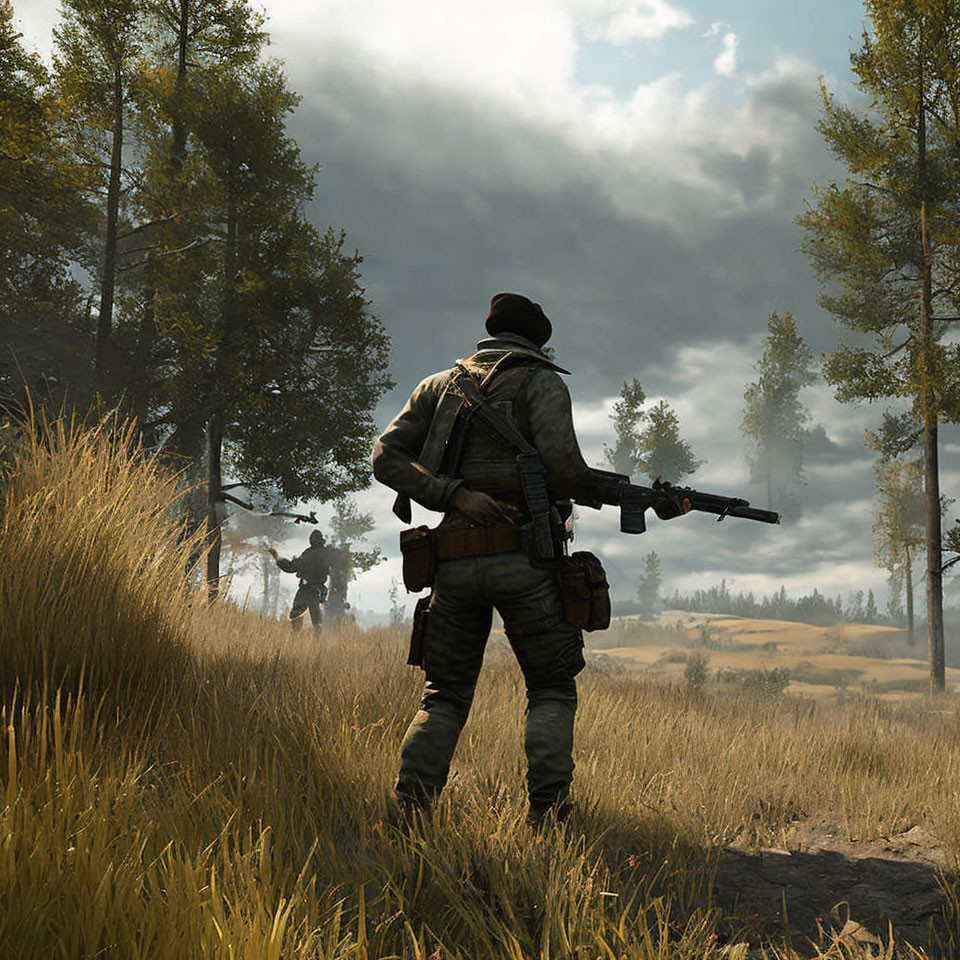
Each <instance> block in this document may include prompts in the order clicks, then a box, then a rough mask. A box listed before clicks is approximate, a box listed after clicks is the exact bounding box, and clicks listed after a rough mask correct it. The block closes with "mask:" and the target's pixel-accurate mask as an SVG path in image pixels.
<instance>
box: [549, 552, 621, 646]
mask: <svg viewBox="0 0 960 960" xmlns="http://www.w3.org/2000/svg"><path fill="white" fill-rule="evenodd" d="M559 580H560V595H561V597H562V599H563V619H564V620H565V621H566V622H567V623H569V624H570V625H571V626H574V627H579V628H580V629H581V630H586V631H588V632H589V631H590V630H606V629H607V627H609V626H610V584H609V583H607V574H606V571H605V570H604V569H603V564H602V563H601V562H600V558H599V557H596V556H594V554H592V553H588V552H587V551H586V550H578V551H577V552H576V553H573V554H571V555H570V556H569V557H565V558H564V560H563V564H562V566H561V567H560V573H559Z"/></svg>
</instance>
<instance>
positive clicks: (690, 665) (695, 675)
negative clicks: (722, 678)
mask: <svg viewBox="0 0 960 960" xmlns="http://www.w3.org/2000/svg"><path fill="white" fill-rule="evenodd" d="M709 675H710V660H709V658H708V657H707V655H706V654H705V653H703V652H702V651H699V650H697V651H695V652H694V653H691V654H689V655H688V656H687V663H686V666H685V667H684V668H683V679H684V682H685V683H686V684H687V686H688V687H691V688H692V689H694V690H700V689H701V688H702V687H703V685H704V684H705V683H706V682H707V677H709Z"/></svg>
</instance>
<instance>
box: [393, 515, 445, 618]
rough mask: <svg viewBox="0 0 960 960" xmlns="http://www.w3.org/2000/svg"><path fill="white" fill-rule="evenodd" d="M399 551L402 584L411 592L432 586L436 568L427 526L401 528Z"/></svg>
mask: <svg viewBox="0 0 960 960" xmlns="http://www.w3.org/2000/svg"><path fill="white" fill-rule="evenodd" d="M400 553H401V554H402V556H403V585H404V586H405V587H406V588H407V589H408V590H409V591H411V592H412V593H416V592H417V591H419V590H423V588H424V587H431V586H433V575H434V573H435V572H436V569H437V547H436V540H435V539H434V534H433V531H432V530H431V529H430V528H429V527H428V526H422V527H411V528H410V529H409V530H401V531H400ZM418 606H419V605H418Z"/></svg>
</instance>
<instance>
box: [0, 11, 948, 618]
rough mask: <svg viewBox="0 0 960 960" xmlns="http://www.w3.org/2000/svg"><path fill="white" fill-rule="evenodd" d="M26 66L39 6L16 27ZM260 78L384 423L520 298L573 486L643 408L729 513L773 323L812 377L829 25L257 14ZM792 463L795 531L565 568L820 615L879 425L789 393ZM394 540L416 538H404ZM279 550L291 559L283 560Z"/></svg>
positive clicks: (367, 595) (36, 34)
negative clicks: (373, 322) (545, 324)
mask: <svg viewBox="0 0 960 960" xmlns="http://www.w3.org/2000/svg"><path fill="white" fill-rule="evenodd" d="M14 8H15V11H16V12H17V15H18V17H19V18H20V25H21V29H22V30H23V32H24V34H25V37H26V38H27V41H28V42H29V43H31V44H32V45H34V46H35V47H36V48H38V49H40V50H41V52H46V51H47V50H48V48H49V31H50V28H51V26H52V24H53V22H54V21H55V19H56V4H55V3H52V2H50V0H15V2H14ZM265 12H266V14H267V17H268V21H269V27H270V30H271V32H272V36H273V46H272V49H271V53H272V55H273V56H276V57H277V58H279V59H281V60H282V61H283V62H284V63H285V65H286V69H287V73H288V76H289V79H290V84H291V86H292V87H293V89H295V90H297V91H298V92H299V93H300V94H301V95H302V97H303V101H302V104H301V106H300V108H299V110H298V111H297V113H296V115H295V116H294V117H293V118H292V121H291V129H292V132H293V134H294V135H295V136H296V138H297V140H298V142H299V143H300V146H301V149H302V151H303V153H304V155H305V157H306V158H307V159H308V160H309V161H312V162H318V163H320V164H321V165H322V169H321V173H320V176H319V189H318V191H317V197H316V201H315V203H314V204H313V210H312V215H313V216H314V218H315V219H316V221H317V222H318V223H319V224H334V225H338V226H343V227H344V228H345V229H346V230H347V231H348V235H349V241H350V244H351V245H355V246H356V247H358V248H359V250H360V251H361V252H362V253H363V255H364V256H365V264H364V270H363V274H364V280H365V284H366V289H367V292H368V295H369V297H370V299H371V300H372V303H373V309H374V310H375V312H376V313H377V314H378V315H379V316H380V317H381V318H382V319H383V322H384V324H385V325H386V327H387V329H388V331H389V333H390V335H391V337H392V339H393V356H392V372H393V375H394V379H395V380H396V381H397V384H398V386H397V389H396V390H395V391H394V392H393V393H392V394H391V395H390V396H389V397H387V398H386V399H385V401H384V402H383V404H382V405H381V407H380V410H379V411H378V421H379V422H380V423H381V424H385V423H386V422H387V421H388V420H389V418H390V416H391V415H392V414H393V413H394V412H395V411H396V409H398V408H399V406H400V405H401V404H402V403H403V401H404V400H405V399H406V396H407V394H408V393H409V390H410V389H411V388H412V387H413V386H414V385H415V383H416V382H417V381H418V380H419V379H420V378H421V377H422V376H424V375H425V374H426V373H429V372H431V371H433V370H435V369H438V368H442V367H446V366H448V365H449V364H450V362H451V361H452V359H454V358H456V357H458V356H463V355H466V354H469V353H470V352H471V349H472V344H473V342H474V341H475V340H476V339H477V337H479V336H481V335H482V318H483V317H484V316H485V314H486V308H487V304H488V302H489V298H490V296H491V295H492V294H493V293H496V292H497V291H500V290H515V291H519V292H523V293H526V294H528V295H530V296H531V297H533V299H535V300H537V301H539V302H540V303H541V304H542V305H543V307H544V309H545V311H546V313H547V314H548V315H549V316H550V317H551V319H552V320H553V323H554V329H555V338H554V341H553V343H554V346H555V347H556V350H557V355H558V359H559V360H560V362H561V363H563V364H564V365H565V366H567V367H568V368H569V369H570V370H571V371H572V376H571V377H570V378H569V386H570V390H571V393H572V395H573V398H574V405H575V415H576V421H577V426H578V430H579V434H580V437H581V443H582V446H583V448H584V452H585V454H586V456H587V459H588V460H589V461H591V462H593V463H595V464H597V465H600V457H601V454H602V448H603V444H604V442H609V440H610V439H611V436H610V433H611V428H610V423H609V419H608V418H609V413H610V409H611V406H612V403H613V399H614V398H615V396H616V393H617V390H618V388H619V384H620V382H621V381H622V380H624V379H628V378H631V377H639V379H640V380H641V382H642V384H643V386H644V388H645V389H646V391H647V394H648V396H650V397H651V399H658V398H660V397H664V398H666V399H667V400H668V401H669V402H670V403H671V404H673V405H674V406H675V408H676V409H677V411H678V412H679V414H680V417H681V424H682V429H683V434H684V436H685V437H686V438H687V439H688V440H689V441H690V442H691V444H692V446H693V448H694V451H695V452H696V454H697V455H698V456H699V457H701V458H703V459H705V460H706V463H705V464H704V466H703V467H701V469H700V470H699V471H698V472H697V474H695V475H694V476H693V477H692V478H690V482H691V483H692V484H693V485H695V486H698V487H700V488H701V489H705V490H710V491H712V492H718V493H729V494H734V493H736V494H739V495H745V496H747V497H748V498H751V499H753V500H754V501H755V502H758V503H759V502H760V500H761V490H760V489H759V487H757V486H755V485H751V484H750V483H749V476H748V472H747V468H746V464H745V461H744V457H743V445H742V440H741V437H740V433H739V430H738V426H739V422H740V412H741V407H742V398H743V391H744V387H745V386H746V384H747V383H748V382H749V381H750V380H751V379H752V377H753V364H754V363H755V362H756V360H757V358H758V356H759V351H760V342H761V339H762V337H763V335H764V334H765V332H766V318H767V316H768V315H769V314H770V312H771V311H774V310H784V309H790V310H792V311H793V312H794V314H795V315H796V317H797V319H798V322H799V325H800V330H801V332H802V334H803V335H804V336H805V338H806V339H807V342H808V343H809V344H810V346H811V347H812V348H813V350H814V351H815V352H816V353H817V354H819V353H820V352H822V351H824V350H827V349H829V348H830V347H832V346H833V345H834V344H835V343H836V342H837V338H838V333H839V328H838V327H837V326H836V325H835V324H834V323H833V321H832V320H831V319H830V318H829V317H828V316H827V315H825V314H824V313H823V312H822V311H821V310H820V309H819V308H818V307H817V306H816V294H817V290H816V285H815V282H814V281H813V279H812V277H811V273H810V270H809V268H808V266H807V264H806V262H805V260H804V259H803V257H802V256H801V254H800V253H799V252H798V246H799V240H800V237H799V233H798V231H797V228H796V227H795V226H794V225H793V218H794V216H795V215H796V214H797V213H798V212H799V211H800V210H801V209H802V206H803V201H804V197H805V196H809V195H810V185H811V183H812V182H814V181H825V180H829V179H832V178H840V177H842V171H841V170H839V169H838V168H837V167H836V166H835V165H834V164H833V162H832V161H831V159H830V157H829V156H828V155H827V153H826V150H825V148H824V146H823V144H822V142H821V140H820V138H819V135H818V133H817V131H816V120H817V115H818V98H817V94H818V91H817V79H818V77H819V76H820V75H823V76H824V77H825V78H826V80H827V83H828V85H829V86H830V87H831V89H833V90H834V91H836V92H837V93H838V94H839V95H840V96H841V97H842V98H844V99H847V98H850V97H853V96H854V95H855V94H854V91H853V90H852V89H851V87H850V84H849V81H848V76H849V70H848V52H849V50H850V48H851V46H852V45H855V44H856V43H857V42H858V38H859V36H860V33H861V30H862V25H863V21H862V8H861V6H860V4H859V3H856V2H853V0H842V2H837V0H808V2H807V3H804V4H798V3H795V2H794V0H789V2H788V0H764V2H760V0H727V2H724V3H722V4H721V3H718V2H715V0H689V2H686V0H677V2H667V0H523V2H521V3H518V2H516V0H509V2H508V0H485V2H483V3H477V2H465V0H310V2H309V3H308V2H302V0H269V2H267V3H266V4H265ZM805 400H806V403H807V405H808V406H809V408H810V411H811V414H812V424H811V425H820V426H822V428H823V430H822V431H819V432H818V440H817V442H816V443H813V444H811V445H810V446H809V448H808V451H807V476H808V481H809V482H808V484H807V486H806V487H804V488H803V489H802V490H801V492H800V497H801V500H802V504H803V511H804V512H803V517H802V519H801V521H800V522H799V523H798V524H797V525H794V526H790V527H787V526H784V527H779V528H777V527H770V526H767V525H763V524H752V523H748V522H746V521H740V522H737V521H733V520H731V521H726V522H724V523H723V524H722V525H718V524H716V523H715V522H714V521H713V520H712V519H711V518H709V517H707V516H706V515H702V514H701V515H691V516H689V517H686V518H683V519H681V520H678V521H675V522H673V523H671V524H669V525H667V526H665V525H662V524H659V523H658V522H657V521H656V520H652V521H651V523H650V529H649V531H648V533H647V535H646V536H645V537H644V538H643V539H639V538H631V537H626V536H622V535H620V534H618V533H617V517H616V515H615V511H612V510H611V511H606V512H605V513H603V514H600V513H595V512H593V511H589V510H585V511H582V513H583V516H582V523H581V525H580V531H579V540H578V546H579V547H580V548H589V549H596V550H597V552H599V553H600V554H601V555H602V556H603V558H604V560H605V561H607V563H608V567H609V569H610V573H611V575H612V580H613V583H614V595H615V596H616V597H621V598H626V597H629V596H630V595H632V593H633V591H634V589H635V586H636V578H637V575H638V573H639V570H640V568H641V565H642V563H641V561H642V555H643V554H644V553H646V552H648V551H649V550H656V551H657V553H659V554H660V555H661V558H662V560H663V568H664V578H665V582H666V584H667V585H669V586H670V587H673V586H677V587H679V588H680V589H681V590H691V589H694V588H696V587H698V586H709V585H711V584H713V583H715V582H718V581H719V580H720V578H721V577H726V578H727V580H728V582H732V583H733V586H734V589H744V590H746V589H752V590H755V591H757V592H761V593H762V592H770V591H772V590H774V589H777V588H778V587H779V586H780V584H784V585H785V586H786V588H787V590H788V592H790V593H791V594H794V595H796V594H798V593H800V592H804V591H809V590H810V589H812V588H813V587H819V588H820V589H822V590H825V591H827V592H829V593H831V594H836V593H838V592H839V593H843V594H845V595H846V594H847V593H848V592H850V591H852V590H855V589H860V588H862V589H867V588H873V589H875V590H877V592H878V594H883V595H884V596H885V587H884V582H885V578H884V574H883V572H882V571H880V570H877V569H876V568H874V567H873V565H872V555H871V544H870V522H871V496H872V483H871V478H872V472H871V459H870V455H869V452H868V451H866V450H865V449H864V448H863V445H862V437H863V430H864V428H865V427H866V426H871V425H873V424H874V423H875V422H876V421H877V419H878V418H879V414H880V412H881V411H880V409H879V408H877V407H872V408H871V407H868V406H862V407H857V406H850V405H847V406H840V405H839V404H837V403H836V402H835V401H834V400H833V399H832V396H831V394H830V391H829V389H828V388H827V387H825V386H824V385H822V384H821V385H817V386H815V387H812V388H809V389H808V390H807V391H805ZM944 441H945V444H944V452H943V466H944V477H943V485H944V490H945V492H947V493H950V492H951V491H953V492H956V491H958V490H960V443H958V440H957V434H956V431H955V430H953V429H951V430H948V431H945V434H944ZM359 501H360V504H361V506H362V507H363V508H364V509H367V510H372V511H374V512H375V515H376V518H377V521H378V527H377V530H376V532H375V534H374V540H375V542H377V543H379V544H380V545H381V546H382V548H383V550H384V552H385V554H386V555H387V556H388V557H389V558H390V559H389V561H388V562H387V563H384V564H381V565H380V566H379V567H378V568H376V569H375V570H373V571H371V572H370V573H368V574H366V575H364V576H363V577H362V578H361V580H360V581H359V582H358V583H357V584H356V586H355V593H354V596H353V598H352V599H353V601H354V603H355V605H356V606H357V607H359V608H373V609H379V610H385V609H386V608H387V605H388V601H387V589H388V588H389V585H390V582H391V578H399V561H398V556H399V551H398V549H397V547H396V534H397V532H398V530H399V528H400V524H399V522H398V521H396V520H395V519H394V518H393V517H392V515H391V514H390V512H389V504H390V501H391V496H390V494H389V492H388V491H386V490H384V489H376V488H375V489H371V490H370V491H366V492H364V493H363V494H361V495H360V497H359ZM415 519H416V520H417V522H429V521H430V520H431V517H429V516H427V515H426V514H424V515H423V516H422V517H419V518H415ZM305 539H306V533H305V532H304V530H303V528H302V527H301V528H298V529H296V530H295V531H293V536H292V537H291V541H290V543H289V544H288V549H289V550H294V549H298V548H299V546H300V541H301V540H303V541H304V544H303V545H305Z"/></svg>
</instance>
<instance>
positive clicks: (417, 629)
mask: <svg viewBox="0 0 960 960" xmlns="http://www.w3.org/2000/svg"><path fill="white" fill-rule="evenodd" d="M429 606H430V598H429V597H421V598H420V599H419V600H418V601H417V605H416V606H415V607H414V608H413V629H412V630H411V631H410V652H409V653H408V654H407V663H409V664H410V666H411V667H422V666H423V638H424V637H425V636H426V633H427V617H428V616H429V615H430V611H429V609H428V608H429Z"/></svg>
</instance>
